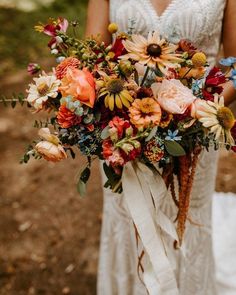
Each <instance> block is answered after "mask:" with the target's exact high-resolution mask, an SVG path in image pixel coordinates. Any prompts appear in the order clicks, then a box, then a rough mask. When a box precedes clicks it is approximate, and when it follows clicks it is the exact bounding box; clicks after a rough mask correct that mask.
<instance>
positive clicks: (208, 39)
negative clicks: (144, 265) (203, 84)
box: [97, 0, 226, 295]
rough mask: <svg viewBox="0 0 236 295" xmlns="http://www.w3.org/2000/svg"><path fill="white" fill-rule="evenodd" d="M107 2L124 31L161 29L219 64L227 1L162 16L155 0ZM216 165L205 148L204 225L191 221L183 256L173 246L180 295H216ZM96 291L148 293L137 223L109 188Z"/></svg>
mask: <svg viewBox="0 0 236 295" xmlns="http://www.w3.org/2000/svg"><path fill="white" fill-rule="evenodd" d="M109 2H110V21H111V22H116V23H117V24H118V25H119V29H120V30H121V31H127V30H128V29H129V28H130V26H131V24H132V27H133V28H134V32H135V33H140V34H143V35H147V34H148V32H150V31H154V30H158V31H159V32H160V33H161V34H162V35H163V36H165V37H168V39H169V40H171V41H172V42H178V41H179V40H180V39H182V38H185V39H189V40H191V41H192V42H194V43H195V44H196V45H197V46H198V48H200V49H202V50H203V51H204V52H205V53H206V54H207V56H208V59H209V62H210V64H211V65H212V66H213V65H214V64H215V63H216V58H217V55H218V52H219V49H220V41H221V32H222V21H223V16H224V9H225V5H226V0H172V2H171V3H170V5H169V6H168V7H167V8H166V10H165V11H164V12H163V14H162V15H160V16H159V15H158V14H157V12H156V10H155V8H154V6H153V5H152V2H151V0H110V1H109ZM132 21H134V22H132ZM216 165H217V153H216V152H213V151H212V152H210V153H207V152H202V154H201V157H200V161H199V164H198V168H197V172H196V175H195V181H194V185H193V191H192V199H191V208H190V216H191V219H192V220H193V221H195V222H196V223H198V224H201V225H202V226H196V225H192V224H190V223H188V224H187V231H186V234H185V255H183V254H182V252H181V251H178V250H174V248H173V255H174V259H175V262H176V270H175V275H176V280H177V284H178V288H179V290H180V291H179V292H180V295H216V294H217V290H216V288H215V277H214V274H215V269H214V259H213V250H212V230H211V221H212V220H211V218H212V195H213V192H214V186H215V174H216ZM134 194H135V191H134ZM162 210H163V211H164V212H165V214H166V215H168V216H169V217H170V218H171V219H172V220H173V221H174V219H175V218H176V213H177V211H176V207H175V205H174V204H173V201H172V199H171V198H166V199H164V201H163V204H162ZM97 294H98V295H144V294H147V290H146V288H145V287H144V285H143V284H142V283H141V281H140V280H139V278H138V274H137V245H136V240H135V233H134V226H133V223H132V220H131V218H130V215H129V213H128V211H127V209H126V205H125V202H124V197H123V196H122V195H116V194H113V193H111V192H110V191H108V190H104V211H103V225H102V233H101V246H100V259H99V268H98V283H97ZM157 295H158V294H157ZM160 295H161V294H160Z"/></svg>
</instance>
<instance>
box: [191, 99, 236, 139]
mask: <svg viewBox="0 0 236 295" xmlns="http://www.w3.org/2000/svg"><path fill="white" fill-rule="evenodd" d="M196 115H197V117H198V118H199V121H200V122H201V123H202V125H203V126H204V127H205V128H209V129H210V132H211V133H215V139H216V140H218V139H220V137H223V139H224V142H225V143H226V144H230V145H234V144H235V143H234V139H233V137H232V135H231V132H230V130H231V129H232V127H233V126H234V123H235V118H234V115H233V113H232V111H231V110H230V109H229V108H227V107H225V106H224V97H223V96H221V97H219V96H218V95H215V98H214V102H212V101H209V100H208V101H205V100H202V101H201V102H200V103H198V107H197V109H196Z"/></svg>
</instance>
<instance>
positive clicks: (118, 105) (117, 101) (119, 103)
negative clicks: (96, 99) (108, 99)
mask: <svg viewBox="0 0 236 295" xmlns="http://www.w3.org/2000/svg"><path fill="white" fill-rule="evenodd" d="M116 106H117V107H118V109H122V107H123V105H122V101H121V99H120V97H119V95H116Z"/></svg>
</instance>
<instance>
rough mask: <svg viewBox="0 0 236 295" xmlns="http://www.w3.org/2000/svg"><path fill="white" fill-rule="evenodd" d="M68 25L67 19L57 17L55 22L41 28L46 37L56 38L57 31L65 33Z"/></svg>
mask: <svg viewBox="0 0 236 295" xmlns="http://www.w3.org/2000/svg"><path fill="white" fill-rule="evenodd" d="M68 25H69V23H68V20H67V19H65V18H62V17H59V18H58V19H57V20H55V21H52V22H51V23H49V24H47V25H45V26H44V27H43V32H44V34H46V35H48V36H51V37H56V36H57V32H58V31H60V32H63V33H66V31H67V28H68Z"/></svg>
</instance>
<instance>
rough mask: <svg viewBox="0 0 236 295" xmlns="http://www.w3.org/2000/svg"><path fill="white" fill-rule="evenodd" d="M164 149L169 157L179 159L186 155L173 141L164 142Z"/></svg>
mask: <svg viewBox="0 0 236 295" xmlns="http://www.w3.org/2000/svg"><path fill="white" fill-rule="evenodd" d="M165 148H166V150H167V152H168V153H169V154H170V155H171V156H174V157H180V156H184V155H186V152H185V150H184V148H183V147H182V146H181V145H180V144H179V143H178V142H176V141H174V140H166V141H165Z"/></svg>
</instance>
